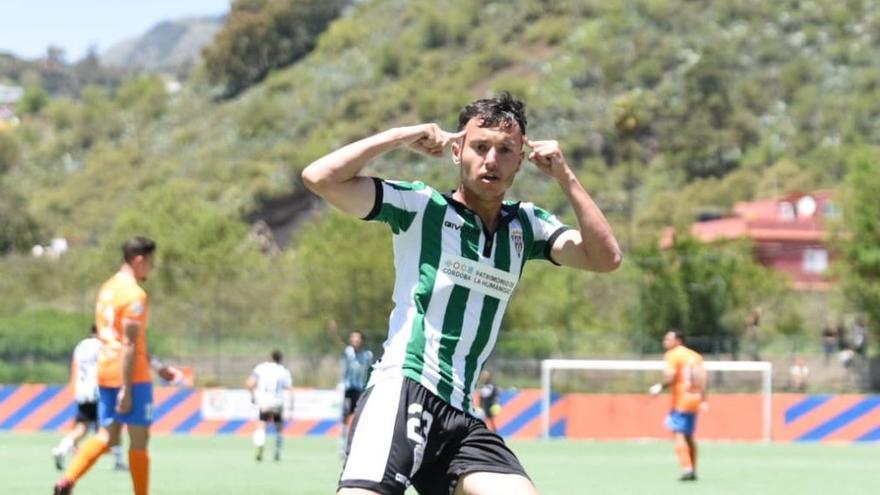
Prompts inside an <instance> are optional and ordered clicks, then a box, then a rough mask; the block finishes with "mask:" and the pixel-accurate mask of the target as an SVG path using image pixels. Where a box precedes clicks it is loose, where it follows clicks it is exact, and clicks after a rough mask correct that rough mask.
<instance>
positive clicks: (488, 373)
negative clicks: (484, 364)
mask: <svg viewBox="0 0 880 495" xmlns="http://www.w3.org/2000/svg"><path fill="white" fill-rule="evenodd" d="M480 380H481V381H482V382H483V383H488V382H490V381H492V370H490V369H489V368H486V369H484V370H483V371H481V372H480Z"/></svg>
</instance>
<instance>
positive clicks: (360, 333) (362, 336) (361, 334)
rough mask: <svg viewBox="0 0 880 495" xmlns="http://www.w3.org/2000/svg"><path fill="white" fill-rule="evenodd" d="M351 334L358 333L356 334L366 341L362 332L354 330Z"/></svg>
mask: <svg viewBox="0 0 880 495" xmlns="http://www.w3.org/2000/svg"><path fill="white" fill-rule="evenodd" d="M351 333H356V334H358V335H360V336H361V340H364V332H361V331H360V330H352V331H351ZM349 335H350V334H349Z"/></svg>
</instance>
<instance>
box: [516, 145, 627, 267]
mask: <svg viewBox="0 0 880 495" xmlns="http://www.w3.org/2000/svg"><path fill="white" fill-rule="evenodd" d="M525 144H526V145H527V146H529V147H530V148H532V151H531V153H529V160H530V161H531V162H532V163H534V164H535V166H537V167H538V168H539V169H540V170H541V171H542V172H544V173H545V174H547V175H549V176H551V177H553V178H554V179H556V181H557V182H558V183H559V186H560V187H561V188H562V190H563V192H565V195H566V196H568V201H569V203H571V207H572V209H574V213H575V216H576V217H577V222H578V227H579V229H578V230H569V231H566V232H563V233H562V234H561V235H560V236H559V237H558V238H557V239H556V241H555V242H554V243H553V246H552V250H551V256H552V257H553V260H554V261H556V262H557V263H559V264H560V265H564V266H569V267H572V268H579V269H582V270H590V271H594V272H610V271H613V270H615V269H617V267H618V266H620V262H621V261H622V260H623V254H622V253H621V251H620V246H619V245H618V244H617V239H615V238H614V233H613V232H612V231H611V226H610V225H609V224H608V220H606V219H605V215H604V214H602V210H600V209H599V207H598V206H597V205H596V203H595V202H594V201H593V198H591V197H590V195H589V194H588V193H587V191H586V190H585V189H584V186H583V185H582V184H581V182H580V181H579V180H578V178H577V176H576V175H575V174H574V172H573V171H572V170H571V167H569V166H568V162H567V161H566V160H565V155H563V153H562V150H561V149H560V148H559V143H558V142H557V141H554V140H546V141H532V140H529V139H528V138H526V142H525Z"/></svg>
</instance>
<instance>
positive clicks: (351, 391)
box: [342, 388, 363, 420]
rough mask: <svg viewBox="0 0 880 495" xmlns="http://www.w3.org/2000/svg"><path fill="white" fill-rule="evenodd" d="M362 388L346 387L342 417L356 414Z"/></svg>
mask: <svg viewBox="0 0 880 495" xmlns="http://www.w3.org/2000/svg"><path fill="white" fill-rule="evenodd" d="M362 393H363V391H362V390H358V389H356V388H347V389H345V398H344V399H343V400H342V419H343V420H345V418H347V417H349V416H350V415H352V414H354V408H355V407H356V406H357V403H358V399H360V398H361V394H362Z"/></svg>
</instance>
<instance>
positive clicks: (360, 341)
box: [348, 330, 364, 349]
mask: <svg viewBox="0 0 880 495" xmlns="http://www.w3.org/2000/svg"><path fill="white" fill-rule="evenodd" d="M348 345H350V346H352V347H354V348H355V349H360V348H361V346H362V345H364V334H363V332H361V331H360V330H354V331H352V332H351V333H350V334H348Z"/></svg>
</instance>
